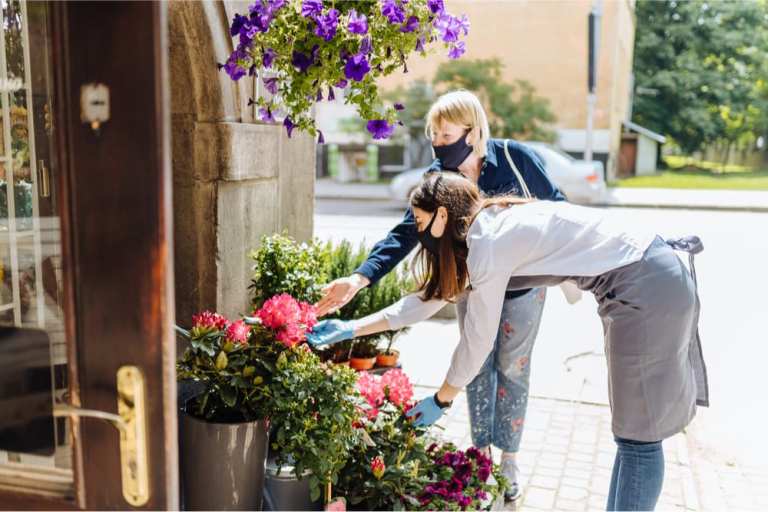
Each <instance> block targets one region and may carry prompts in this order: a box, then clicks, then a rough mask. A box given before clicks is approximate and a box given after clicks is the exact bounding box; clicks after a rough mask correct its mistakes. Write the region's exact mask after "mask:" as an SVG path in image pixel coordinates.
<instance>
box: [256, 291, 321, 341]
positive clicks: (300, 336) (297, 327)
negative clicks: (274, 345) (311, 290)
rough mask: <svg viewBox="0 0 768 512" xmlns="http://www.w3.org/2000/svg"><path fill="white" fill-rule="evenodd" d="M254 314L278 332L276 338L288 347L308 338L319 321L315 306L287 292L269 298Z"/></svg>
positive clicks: (265, 324)
mask: <svg viewBox="0 0 768 512" xmlns="http://www.w3.org/2000/svg"><path fill="white" fill-rule="evenodd" d="M254 315H255V316H256V317H258V318H259V319H260V320H261V322H262V324H263V325H264V326H266V327H268V328H270V329H272V330H274V331H275V332H276V339H277V341H279V342H280V343H282V344H283V345H285V346H287V347H293V346H295V345H298V344H299V343H301V342H303V341H304V340H306V334H307V331H309V330H311V329H312V327H314V325H315V324H316V323H317V315H316V313H315V307H314V306H312V305H311V304H308V303H305V302H299V301H297V300H296V299H294V298H293V297H291V296H290V295H288V294H287V293H281V294H279V295H275V296H274V297H272V298H271V299H269V300H267V301H266V302H265V303H264V305H263V306H262V307H261V308H260V309H259V310H257V311H256V312H255V313H254Z"/></svg>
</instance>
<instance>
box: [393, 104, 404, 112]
mask: <svg viewBox="0 0 768 512" xmlns="http://www.w3.org/2000/svg"><path fill="white" fill-rule="evenodd" d="M395 110H405V105H403V104H402V103H395Z"/></svg>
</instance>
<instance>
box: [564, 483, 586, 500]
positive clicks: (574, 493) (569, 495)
mask: <svg viewBox="0 0 768 512" xmlns="http://www.w3.org/2000/svg"><path fill="white" fill-rule="evenodd" d="M557 496H558V498H565V499H569V500H583V499H587V498H588V497H589V491H588V490H587V489H586V488H585V487H571V486H568V485H561V486H560V489H558V490H557Z"/></svg>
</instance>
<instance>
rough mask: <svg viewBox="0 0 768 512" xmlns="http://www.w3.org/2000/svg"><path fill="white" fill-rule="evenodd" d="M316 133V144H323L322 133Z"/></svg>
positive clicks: (323, 137)
mask: <svg viewBox="0 0 768 512" xmlns="http://www.w3.org/2000/svg"><path fill="white" fill-rule="evenodd" d="M317 133H318V134H319V135H318V136H317V143H318V144H325V136H323V132H322V131H320V130H317Z"/></svg>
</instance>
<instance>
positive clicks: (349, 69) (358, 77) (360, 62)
mask: <svg viewBox="0 0 768 512" xmlns="http://www.w3.org/2000/svg"><path fill="white" fill-rule="evenodd" d="M370 70H371V66H370V64H368V59H366V58H365V55H363V54H361V53H358V54H357V55H353V56H352V57H350V58H348V59H347V63H346V64H345V65H344V76H346V77H347V78H349V79H350V80H354V81H356V82H360V81H362V80H363V78H365V75H366V74H368V72H369V71H370Z"/></svg>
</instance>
